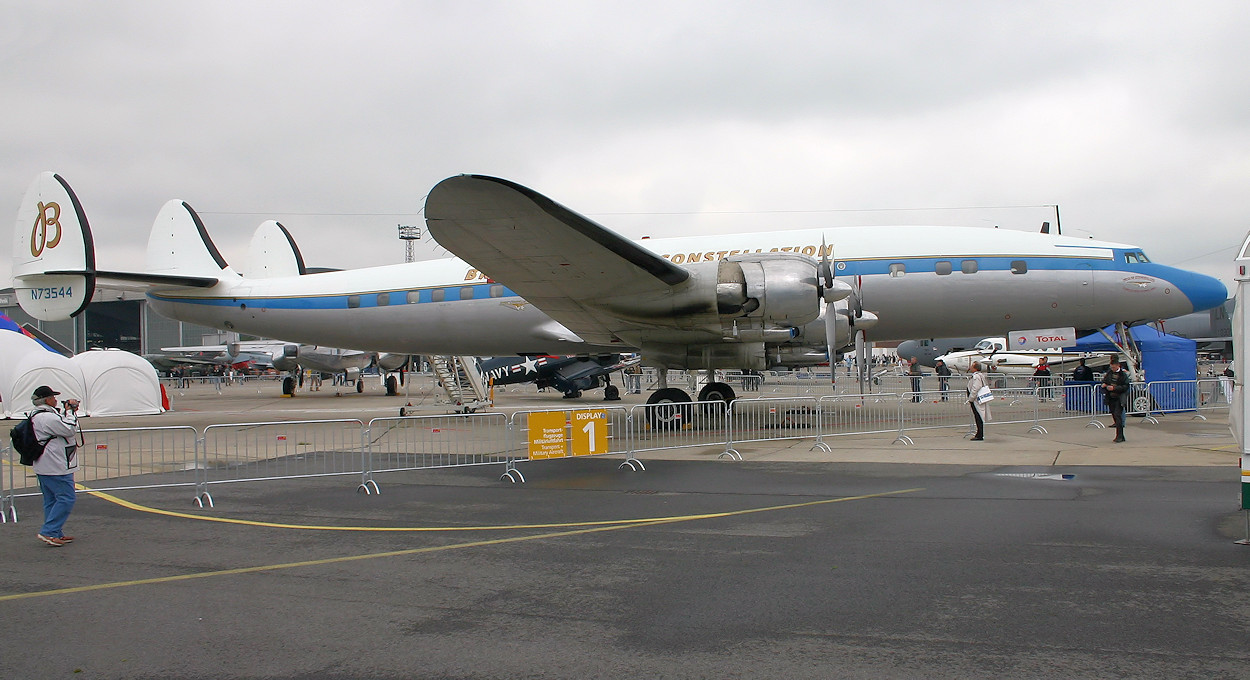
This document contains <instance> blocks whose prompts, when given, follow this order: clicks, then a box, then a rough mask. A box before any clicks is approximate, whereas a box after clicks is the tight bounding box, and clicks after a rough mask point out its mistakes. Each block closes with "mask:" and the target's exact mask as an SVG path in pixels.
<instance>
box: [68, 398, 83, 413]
mask: <svg viewBox="0 0 1250 680" xmlns="http://www.w3.org/2000/svg"><path fill="white" fill-rule="evenodd" d="M79 403H80V402H79V401H78V400H77V399H66V400H65V408H67V409H69V410H71V411H77V410H78V404H79Z"/></svg>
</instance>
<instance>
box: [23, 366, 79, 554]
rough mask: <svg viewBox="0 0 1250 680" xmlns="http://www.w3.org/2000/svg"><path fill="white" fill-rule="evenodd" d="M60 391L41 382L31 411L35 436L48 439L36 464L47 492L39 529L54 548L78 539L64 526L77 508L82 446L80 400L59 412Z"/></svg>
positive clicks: (40, 482)
mask: <svg viewBox="0 0 1250 680" xmlns="http://www.w3.org/2000/svg"><path fill="white" fill-rule="evenodd" d="M59 394H60V392H56V391H53V389H52V388H51V387H48V386H47V385H41V386H39V387H37V388H35V393H34V395H33V396H31V399H30V400H31V403H33V404H34V405H35V410H34V412H33V413H31V425H32V426H33V428H34V431H35V439H37V440H39V441H47V442H48V443H47V445H46V446H44V449H43V455H41V456H39V458H38V459H37V460H35V465H34V468H33V469H34V471H35V475H36V476H38V478H39V490H40V491H41V492H43V526H42V527H40V529H39V540H41V541H43V542H44V543H47V544H48V545H50V546H52V547H54V548H59V547H61V546H63V545H65V544H66V543H70V542H71V541H73V540H74V537H73V536H66V535H65V532H64V531H63V530H62V527H64V526H65V520H67V519H69V513H70V511H71V510H73V509H74V501H75V500H76V498H77V497H76V495H75V491H74V470H77V469H78V460H77V458H76V457H75V456H74V453H75V452H76V451H77V450H78V445H77V444H76V440H77V435H78V401H77V400H76V399H66V400H65V410H64V411H63V412H57V410H56V397H57V395H59Z"/></svg>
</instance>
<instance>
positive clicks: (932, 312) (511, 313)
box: [148, 226, 1227, 356]
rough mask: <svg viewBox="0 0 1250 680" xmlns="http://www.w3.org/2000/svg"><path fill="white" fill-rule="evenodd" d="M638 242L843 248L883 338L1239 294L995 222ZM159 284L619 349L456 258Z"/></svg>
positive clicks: (366, 341)
mask: <svg viewBox="0 0 1250 680" xmlns="http://www.w3.org/2000/svg"><path fill="white" fill-rule="evenodd" d="M637 243H638V244H639V245H641V246H643V247H645V248H647V249H649V250H651V251H652V252H654V253H656V254H657V255H660V256H661V257H663V258H664V259H666V260H668V261H670V262H672V263H674V264H677V265H686V264H693V263H696V262H715V261H718V260H720V259H723V258H726V257H731V256H734V255H740V254H748V253H757V252H774V251H781V252H795V253H800V254H804V255H810V256H812V257H813V258H819V257H821V256H822V253H824V252H826V251H828V252H831V253H832V254H831V257H832V259H833V260H834V262H835V265H834V270H835V274H836V276H837V277H838V278H839V279H842V280H846V281H848V282H852V283H854V284H855V285H857V286H858V288H859V290H860V292H861V295H862V301H863V307H864V309H866V310H871V311H872V312H873V313H874V314H875V315H876V317H877V322H876V324H875V325H873V326H872V327H871V329H870V330H869V331H868V338H867V339H868V340H873V341H887V340H906V339H911V338H922V337H943V336H950V335H981V336H986V335H996V334H1004V333H1007V332H1009V331H1012V330H1020V329H1029V328H1046V327H1058V326H1072V327H1076V328H1098V327H1102V326H1105V325H1107V324H1110V323H1114V322H1116V321H1141V320H1154V319H1160V318H1168V317H1173V316H1180V315H1183V314H1188V313H1190V312H1193V311H1196V310H1201V309H1208V308H1211V307H1214V306H1217V305H1220V304H1223V302H1224V301H1225V299H1226V297H1227V290H1226V289H1225V287H1224V285H1223V284H1222V283H1221V282H1219V281H1218V280H1216V279H1214V278H1211V277H1208V276H1204V275H1201V274H1196V273H1193V272H1188V271H1185V270H1182V269H1177V268H1173V267H1168V266H1164V265H1159V264H1154V263H1152V262H1150V261H1148V259H1147V258H1146V257H1145V255H1144V254H1143V253H1142V251H1141V250H1140V249H1139V248H1137V247H1134V246H1131V245H1126V244H1118V243H1108V242H1101V241H1093V240H1088V239H1077V238H1072V237H1065V236H1055V235H1048V234H1036V233H1026V232H1015V231H1005V230H997V229H977V228H967V227H921V226H905V227H841V228H831V229H810V230H798V231H779V232H758V233H750V234H725V235H715V236H698V237H682V238H670V239H644V240H641V241H638V242H637ZM822 243H828V244H830V245H829V248H827V249H826V250H822V245H821V244H822ZM148 297H149V299H150V301H151V305H152V307H153V308H154V309H155V310H156V311H157V312H158V313H160V314H161V315H163V316H167V317H170V318H173V319H179V320H182V321H187V322H192V323H197V324H201V325H205V326H211V327H215V328H225V329H230V330H235V331H239V332H242V333H248V334H253V335H259V336H264V337H274V338H282V339H284V340H292V341H298V342H304V343H309V344H319V345H327V346H333V347H352V348H356V349H362V350H371V351H380V352H399V353H409V354H457V355H474V356H495V355H506V354H554V355H567V354H579V353H590V352H597V351H620V350H621V349H622V347H621V346H620V345H612V346H603V345H590V344H587V343H585V342H583V341H582V340H581V339H580V338H579V337H578V336H577V335H576V334H575V333H573V332H571V331H570V330H569V329H567V328H565V327H564V326H563V325H561V324H560V323H557V322H556V321H554V320H553V319H551V318H550V317H548V316H547V315H546V314H544V313H543V312H542V311H541V310H539V309H537V308H535V307H534V306H533V305H531V304H529V303H527V302H526V301H525V300H524V299H522V298H520V297H518V296H517V295H515V294H514V293H513V292H512V291H510V290H509V289H508V288H506V287H505V286H503V285H502V284H500V283H496V282H492V281H489V280H487V279H486V278H485V277H484V276H483V275H481V274H479V273H478V271H477V270H476V269H474V268H472V267H471V266H469V265H468V264H466V263H465V262H463V261H461V260H459V259H444V260H433V261H425V262H414V263H408V264H397V265H389V266H382V267H371V268H367V269H359V270H349V271H339V272H328V273H321V274H307V275H302V276H289V277H282V278H270V279H248V278H243V277H240V276H237V275H235V276H232V277H224V278H223V279H222V280H221V281H220V282H219V283H218V284H217V285H216V286H214V287H212V288H208V289H187V288H178V289H155V290H152V291H150V292H149V293H148ZM819 325H820V324H815V325H814V326H819ZM816 336H819V337H816ZM795 342H796V343H801V344H803V345H806V346H810V347H813V348H823V346H824V337H823V331H822V330H820V329H819V328H816V327H813V328H810V329H805V331H804V334H803V336H802V337H799V338H796V340H795Z"/></svg>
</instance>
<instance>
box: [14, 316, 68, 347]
mask: <svg viewBox="0 0 1250 680" xmlns="http://www.w3.org/2000/svg"><path fill="white" fill-rule="evenodd" d="M0 330H2V331H12V332H14V333H21V334H22V335H25V336H26V337H28V338H30V339H31V340H34V341H35V342H37V343H39V344H40V345H43V348H44V349H46V350H48V351H49V352H56V350H54V349H52V348H51V347H48V344H47V343H46V342H44V341H43V340H40V339H39V338H36V337H35V336H33V335H31V334H30V333H27V332H26V331H25V330H24V329H23V328H22V327H21V326H19V325H17V322H16V321H14V320H13V319H10V318H9V317H7V316H5V315H4V314H0Z"/></svg>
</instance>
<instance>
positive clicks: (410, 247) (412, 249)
mask: <svg viewBox="0 0 1250 680" xmlns="http://www.w3.org/2000/svg"><path fill="white" fill-rule="evenodd" d="M397 226H398V227H399V238H400V240H401V241H403V242H404V262H414V261H416V259H417V249H416V243H417V241H418V240H420V238H421V227H416V226H412V225H410V224H400V225H397Z"/></svg>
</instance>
